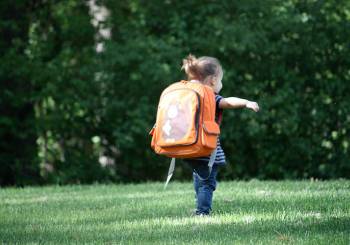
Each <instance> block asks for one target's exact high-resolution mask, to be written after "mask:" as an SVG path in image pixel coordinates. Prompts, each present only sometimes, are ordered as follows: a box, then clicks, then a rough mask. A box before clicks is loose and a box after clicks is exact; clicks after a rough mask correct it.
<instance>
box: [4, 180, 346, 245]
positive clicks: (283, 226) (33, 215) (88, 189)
mask: <svg viewBox="0 0 350 245" xmlns="http://www.w3.org/2000/svg"><path fill="white" fill-rule="evenodd" d="M162 187H163V184H162V183H147V184H138V185H91V186H64V187H59V186H50V187H42V188H40V187H31V188H23V189H16V188H5V189H0V242H1V243H5V244H9V243H19V244H23V243H26V244H28V243H31V244H33V243H35V244H37V243H45V244H47V243H50V244H64V243H78V244H81V243H93V244H97V243H100V244H101V243H103V244H106V243H107V244H108V243H110V244H120V243H122V244H214V243H215V244H350V181H346V180H338V181H325V182H311V181H283V182H273V181H262V182H261V181H249V182H220V183H219V185H218V189H217V191H215V194H214V203H213V208H214V212H213V214H212V216H210V217H193V216H191V213H192V211H193V209H194V192H193V190H192V184H191V183H176V182H172V183H170V185H169V186H168V189H167V190H166V191H163V190H162Z"/></svg>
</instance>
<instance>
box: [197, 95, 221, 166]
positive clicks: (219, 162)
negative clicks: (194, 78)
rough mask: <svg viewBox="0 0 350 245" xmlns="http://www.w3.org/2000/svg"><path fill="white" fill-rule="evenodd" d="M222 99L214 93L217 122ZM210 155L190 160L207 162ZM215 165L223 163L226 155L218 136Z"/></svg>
mask: <svg viewBox="0 0 350 245" xmlns="http://www.w3.org/2000/svg"><path fill="white" fill-rule="evenodd" d="M222 99H223V97H222V96H221V95H218V94H216V95H215V102H216V109H215V120H216V122H218V123H221V122H219V115H220V114H221V113H222V111H223V110H222V109H220V108H219V103H220V101H221V100H222ZM209 158H210V156H207V157H196V158H191V160H197V161H206V162H209ZM214 164H216V165H224V164H226V157H225V152H224V150H223V149H222V147H221V144H220V137H218V141H217V145H216V157H215V163H214Z"/></svg>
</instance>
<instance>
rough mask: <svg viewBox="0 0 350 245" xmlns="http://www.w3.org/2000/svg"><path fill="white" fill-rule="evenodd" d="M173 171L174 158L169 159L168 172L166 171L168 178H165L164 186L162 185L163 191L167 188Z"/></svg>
mask: <svg viewBox="0 0 350 245" xmlns="http://www.w3.org/2000/svg"><path fill="white" fill-rule="evenodd" d="M174 170H175V158H171V161H170V166H169V171H168V177H167V179H166V182H165V185H164V190H165V189H166V187H167V186H168V183H169V181H170V179H171V177H172V176H173V173H174Z"/></svg>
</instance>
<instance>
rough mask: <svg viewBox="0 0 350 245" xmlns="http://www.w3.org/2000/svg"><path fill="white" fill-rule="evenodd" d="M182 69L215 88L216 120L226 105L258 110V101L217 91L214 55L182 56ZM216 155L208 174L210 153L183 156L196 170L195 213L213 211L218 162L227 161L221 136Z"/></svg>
mask: <svg viewBox="0 0 350 245" xmlns="http://www.w3.org/2000/svg"><path fill="white" fill-rule="evenodd" d="M182 69H184V70H185V73H186V74H187V78H188V79H187V80H188V81H190V82H193V83H202V84H205V85H208V86H210V87H211V88H213V90H214V92H215V101H216V113H215V120H216V122H217V123H218V124H220V123H221V114H222V111H223V109H231V108H248V109H251V110H253V111H255V112H257V111H259V106H258V104H257V103H256V102H253V101H249V100H245V99H240V98H235V97H228V98H223V97H222V96H220V95H219V94H218V93H219V92H220V90H221V88H222V83H221V80H222V77H223V71H222V67H221V65H220V63H219V61H218V60H217V59H216V58H213V57H206V56H203V57H200V58H198V59H197V58H196V57H195V56H192V55H189V56H188V57H187V58H185V59H184V60H183V66H182ZM216 151H217V153H216V157H215V162H214V165H213V168H212V171H211V173H210V176H208V175H209V167H208V162H209V156H208V157H199V158H190V159H184V160H185V161H186V162H188V163H189V165H190V166H191V168H192V170H193V184H194V190H195V193H196V206H197V207H196V212H195V214H196V215H200V216H203V215H209V213H210V211H211V205H212V199H213V192H214V191H215V189H216V176H217V173H218V166H222V165H225V164H226V161H225V153H224V151H223V149H222V147H221V145H220V140H219V138H218V141H217V147H216Z"/></svg>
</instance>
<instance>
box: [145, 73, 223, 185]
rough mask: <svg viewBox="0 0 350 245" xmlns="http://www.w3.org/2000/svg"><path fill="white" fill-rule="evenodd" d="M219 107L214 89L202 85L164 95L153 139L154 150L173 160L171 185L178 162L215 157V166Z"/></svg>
mask: <svg viewBox="0 0 350 245" xmlns="http://www.w3.org/2000/svg"><path fill="white" fill-rule="evenodd" d="M215 107H216V106H215V94H214V92H213V90H212V88H210V87H209V86H206V85H203V84H201V83H194V82H188V81H184V80H182V81H180V82H177V83H174V84H172V85H170V86H169V87H167V88H166V89H165V90H164V91H163V93H162V95H161V97H160V100H159V104H158V111H157V119H156V124H155V125H154V127H153V128H152V130H151V132H150V135H152V142H151V147H152V149H153V150H154V151H155V152H156V153H157V154H160V155H165V156H168V157H172V158H173V159H172V162H171V166H170V169H169V174H168V180H167V183H168V181H169V180H170V178H171V175H172V172H173V171H174V167H175V158H192V157H203V156H209V155H211V163H210V164H211V166H212V164H213V161H214V158H215V154H216V151H214V150H215V149H216V145H217V138H218V136H219V134H220V128H219V125H218V124H217V123H216V122H215ZM213 152H214V153H213ZM213 155H214V156H213ZM172 165H173V166H172ZM211 166H209V167H210V170H211ZM171 169H172V171H171ZM169 176H170V177H169ZM167 183H166V185H167ZM165 187H166V186H165Z"/></svg>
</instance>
